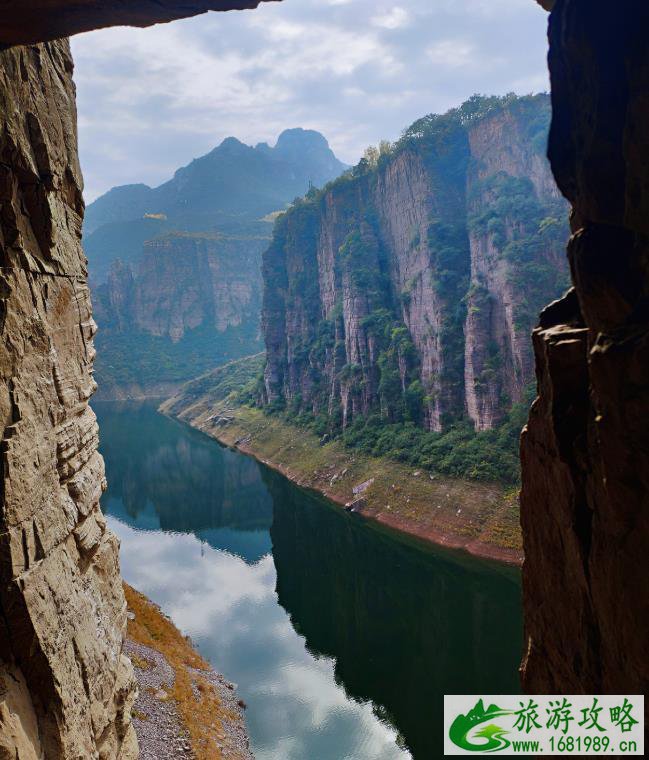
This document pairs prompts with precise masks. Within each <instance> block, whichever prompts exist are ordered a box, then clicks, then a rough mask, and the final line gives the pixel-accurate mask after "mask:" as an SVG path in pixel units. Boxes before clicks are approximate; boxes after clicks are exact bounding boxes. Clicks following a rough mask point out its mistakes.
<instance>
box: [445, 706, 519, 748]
mask: <svg viewBox="0 0 649 760" xmlns="http://www.w3.org/2000/svg"><path fill="white" fill-rule="evenodd" d="M512 714H513V712H512V710H503V709H502V708H501V707H498V706H497V705H489V707H488V708H487V709H486V710H485V706H484V703H483V701H482V700H481V699H479V700H478V701H477V702H476V706H475V707H474V708H473V709H472V710H469V712H468V713H467V714H466V715H458V716H457V718H456V719H455V720H454V721H453V723H452V724H451V728H450V729H449V732H448V734H449V737H450V739H451V741H452V742H453V744H455V745H456V746H458V747H460V749H465V750H469V751H470V752H495V751H496V750H502V749H505V748H506V747H509V741H507V739H505V734H507V733H509V732H508V731H505V729H503V728H501V727H500V726H498V725H496V724H495V723H489V724H488V725H486V726H483V727H482V728H481V729H480V730H478V731H475V730H474V729H475V728H476V727H477V726H479V725H480V724H482V723H487V722H488V721H491V720H493V718H497V717H499V716H502V715H512ZM476 740H481V741H479V742H478V741H476ZM482 740H485V741H482Z"/></svg>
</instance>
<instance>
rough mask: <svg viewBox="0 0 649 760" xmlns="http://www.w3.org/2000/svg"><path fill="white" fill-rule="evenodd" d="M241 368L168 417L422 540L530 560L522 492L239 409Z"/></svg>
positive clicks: (206, 379)
mask: <svg viewBox="0 0 649 760" xmlns="http://www.w3.org/2000/svg"><path fill="white" fill-rule="evenodd" d="M244 374H245V372H244V371H243V368H242V367H241V363H233V364H232V365H229V367H224V368H220V369H218V370H215V371H214V372H212V373H209V374H208V375H205V376H203V377H201V378H199V379H197V380H195V381H192V382H191V383H188V384H186V385H185V386H183V388H181V390H180V391H179V392H178V394H176V396H174V397H173V398H172V399H169V400H168V401H166V402H164V403H163V404H162V406H161V407H160V409H161V411H162V412H163V413H165V414H168V415H170V416H173V417H176V418H178V419H180V420H182V421H184V422H186V423H188V424H190V425H192V426H193V427H195V428H197V429H199V430H201V431H203V432H204V433H206V434H207V435H210V436H212V437H213V438H216V439H217V440H219V441H221V442H222V443H224V444H226V445H228V446H232V447H234V448H237V449H239V450H240V451H243V452H244V453H247V454H250V455H252V456H254V457H255V458H257V459H258V460H259V461H261V462H263V463H264V464H266V465H268V466H270V467H272V468H274V469H276V470H278V471H279V472H281V473H282V474H283V475H285V476H286V477H288V478H289V479H291V480H292V481H293V482H295V483H296V484H298V485H300V486H303V487H306V488H312V489H315V490H317V491H319V492H321V493H322V494H324V495H325V496H327V497H328V498H330V499H332V500H333V501H335V502H337V503H339V504H341V505H350V504H353V507H354V510H355V511H357V512H360V513H361V514H363V515H364V516H367V517H370V518H373V519H376V520H378V521H380V522H381V523H384V524H386V525H389V526H391V527H393V528H396V529H398V530H401V531H404V532H406V533H409V534H411V535H414V536H418V537H420V538H422V539H425V540H428V541H432V542H434V543H438V544H442V545H445V546H449V547H456V548H461V549H465V550H467V551H469V552H471V553H472V554H475V555H478V556H482V557H489V558H493V559H497V560H500V561H504V562H509V563H512V564H520V562H521V560H522V543H521V534H520V525H519V519H518V502H517V495H516V494H517V490H516V488H515V487H505V486H503V485H501V484H499V483H489V482H478V481H472V480H464V479H458V478H450V477H445V476H441V475H438V474H431V473H430V472H429V471H427V470H425V469H423V468H417V467H413V466H410V465H408V464H404V463H402V462H397V461H395V460H393V459H390V458H388V457H373V456H369V455H367V454H365V453H362V452H360V451H358V450H354V449H353V448H350V447H349V446H345V444H344V443H343V442H342V441H340V440H333V441H328V442H325V443H322V439H321V438H319V437H318V436H317V435H316V434H315V433H314V432H312V431H311V430H309V429H308V428H306V427H303V426H297V425H293V424H290V423H289V422H288V421H286V419H284V418H281V417H279V416H277V415H268V414H266V413H264V412H263V411H261V410H260V409H257V408H254V407H251V406H247V405H244V404H241V403H240V402H237V400H236V398H237V397H236V394H233V393H232V390H233V389H234V388H235V387H236V384H237V382H238V381H239V380H240V379H241V377H242V376H243V375H244Z"/></svg>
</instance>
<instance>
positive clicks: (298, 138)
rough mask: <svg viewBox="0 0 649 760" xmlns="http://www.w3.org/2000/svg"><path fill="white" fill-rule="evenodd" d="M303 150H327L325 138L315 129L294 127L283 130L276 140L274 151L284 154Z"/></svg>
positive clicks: (327, 144) (327, 145)
mask: <svg viewBox="0 0 649 760" xmlns="http://www.w3.org/2000/svg"><path fill="white" fill-rule="evenodd" d="M305 148H322V149H324V150H329V143H328V142H327V138H326V137H325V136H324V135H322V134H321V133H320V132H317V131H316V130H315V129H302V127H294V128H292V129H285V130H284V131H283V132H282V133H281V134H280V136H279V137H278V138H277V143H276V145H275V150H279V151H281V152H285V151H287V150H289V151H293V150H296V149H301V150H304V149H305Z"/></svg>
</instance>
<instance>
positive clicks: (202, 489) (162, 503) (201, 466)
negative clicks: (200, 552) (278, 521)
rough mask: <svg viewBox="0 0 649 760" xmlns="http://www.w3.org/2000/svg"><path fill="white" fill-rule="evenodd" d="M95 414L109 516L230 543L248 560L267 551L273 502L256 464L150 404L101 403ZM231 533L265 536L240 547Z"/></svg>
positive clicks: (219, 545)
mask: <svg viewBox="0 0 649 760" xmlns="http://www.w3.org/2000/svg"><path fill="white" fill-rule="evenodd" d="M112 410H118V411H119V412H120V413H119V414H118V415H117V414H115V415H113V414H112V413H111V411H112ZM95 411H96V413H97V416H98V417H99V420H100V429H101V433H102V440H101V451H102V453H103V455H104V457H105V459H106V463H107V469H109V470H110V482H109V488H108V491H107V492H106V494H105V495H104V498H103V499H102V506H103V508H104V510H105V511H106V512H107V513H108V514H111V515H113V516H114V517H117V518H118V519H120V520H122V521H124V522H127V523H129V524H131V525H136V526H137V527H138V528H140V529H145V530H146V529H150V530H160V529H162V530H164V531H172V532H179V533H189V532H191V533H195V534H196V535H197V536H198V537H199V538H201V539H202V540H204V541H207V542H208V543H210V544H211V545H213V546H215V547H217V548H228V546H227V544H228V542H230V543H232V547H231V550H232V551H234V552H235V553H237V554H241V555H242V556H244V558H245V559H247V560H248V561H255V560H256V559H258V558H259V556H262V554H264V553H266V552H267V551H269V550H270V543H269V541H268V539H267V535H266V532H267V531H268V527H269V526H270V523H271V520H272V511H273V505H272V499H271V496H270V494H269V492H268V489H267V488H266V486H265V485H264V482H263V480H262V479H261V475H260V468H259V465H258V464H257V463H256V462H255V461H254V460H252V459H250V458H248V457H242V456H240V455H238V454H235V453H233V452H231V451H228V450H227V449H223V448H222V447H220V446H218V445H217V444H216V443H215V442H214V441H211V440H209V439H208V438H206V437H204V436H203V435H201V434H200V433H197V432H196V431H193V430H191V429H189V428H184V427H182V426H181V425H180V424H179V423H177V422H175V421H173V420H169V419H167V418H166V417H163V416H161V415H160V414H158V413H157V412H156V410H155V406H154V405H152V404H151V403H136V402H124V404H123V405H122V404H120V405H116V404H115V403H111V404H110V405H108V404H106V405H104V404H102V403H98V404H95ZM124 411H128V414H124ZM188 507H189V508H188ZM233 531H234V532H260V535H259V536H258V538H259V540H258V541H254V540H250V539H251V538H252V537H248V539H247V540H246V542H245V543H246V546H242V545H241V541H242V538H243V537H241V536H239V537H237V536H234V535H232V532H233ZM261 534H263V535H261ZM224 543H225V546H224Z"/></svg>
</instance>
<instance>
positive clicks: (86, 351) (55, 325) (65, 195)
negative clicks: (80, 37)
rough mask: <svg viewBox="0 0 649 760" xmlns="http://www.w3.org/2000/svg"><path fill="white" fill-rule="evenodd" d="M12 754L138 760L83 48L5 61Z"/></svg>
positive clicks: (7, 609)
mask: <svg viewBox="0 0 649 760" xmlns="http://www.w3.org/2000/svg"><path fill="white" fill-rule="evenodd" d="M0 120H1V122H2V125H1V129H0V259H1V261H0V266H1V269H0V330H1V331H2V341H1V342H0V416H1V418H2V423H1V424H2V444H1V447H0V458H1V460H2V472H3V479H2V491H1V511H0V541H1V548H0V554H1V557H2V562H1V563H0V609H1V612H2V616H1V624H0V693H1V694H2V698H1V700H0V754H1V755H2V756H3V757H5V756H6V757H12V758H13V757H20V758H41V757H45V758H48V760H49V759H50V758H51V759H52V760H55V759H57V760H58V759H59V758H117V757H119V758H131V757H136V756H137V745H136V741H135V736H134V732H133V729H132V726H131V724H130V704H131V702H132V700H133V698H134V689H135V686H134V681H133V675H132V670H131V666H130V663H129V661H128V659H127V658H126V657H125V656H124V655H123V654H122V642H123V636H124V630H125V624H126V606H125V601H124V596H123V592H122V585H121V579H120V575H119V566H118V545H117V541H116V539H115V537H114V536H113V535H112V534H111V533H110V531H109V530H107V528H106V523H105V520H104V518H103V516H102V514H101V511H100V508H99V497H100V495H101V492H102V488H103V486H104V468H103V461H102V458H101V456H100V455H99V453H98V452H97V442H98V431H97V424H96V420H95V416H94V414H93V412H92V410H91V409H90V408H89V406H88V399H89V398H90V396H91V394H92V392H93V390H94V387H95V384H94V381H93V377H92V363H93V357H94V349H93V334H94V331H95V324H94V322H93V319H92V314H91V308H90V300H89V291H88V287H87V283H86V271H85V259H84V257H83V254H82V251H81V246H80V229H81V220H82V215H83V200H82V197H81V188H82V180H81V173H80V170H79V163H78V158H77V143H76V112H75V103H74V86H73V83H72V61H71V57H70V52H69V47H68V44H67V42H65V41H63V42H55V43H48V44H44V45H36V46H31V47H22V48H15V49H11V50H8V51H5V52H2V53H0Z"/></svg>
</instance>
